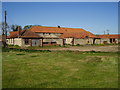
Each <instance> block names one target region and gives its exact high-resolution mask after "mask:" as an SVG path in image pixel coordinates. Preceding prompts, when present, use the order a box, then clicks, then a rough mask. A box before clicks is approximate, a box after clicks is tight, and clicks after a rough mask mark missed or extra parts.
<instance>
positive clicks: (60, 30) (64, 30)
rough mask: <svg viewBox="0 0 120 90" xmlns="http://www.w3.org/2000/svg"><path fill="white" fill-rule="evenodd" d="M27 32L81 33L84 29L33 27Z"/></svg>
mask: <svg viewBox="0 0 120 90" xmlns="http://www.w3.org/2000/svg"><path fill="white" fill-rule="evenodd" d="M29 30H31V31H33V32H36V33H37V32H38V33H40V32H42V33H68V32H71V33H73V32H83V31H85V30H84V29H80V28H79V29H78V28H62V27H60V28H58V27H44V26H33V27H31V28H30V29H29Z"/></svg>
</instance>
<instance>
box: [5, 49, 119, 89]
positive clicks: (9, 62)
mask: <svg viewBox="0 0 120 90" xmlns="http://www.w3.org/2000/svg"><path fill="white" fill-rule="evenodd" d="M117 56H118V55H117V53H105V52H104V53H103V52H78V51H76V52H72V51H59V52H57V51H54V52H26V51H21V52H20V51H13V50H10V51H9V52H8V51H6V52H3V88H117V87H118V57H117Z"/></svg>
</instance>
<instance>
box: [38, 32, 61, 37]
mask: <svg viewBox="0 0 120 90" xmlns="http://www.w3.org/2000/svg"><path fill="white" fill-rule="evenodd" d="M36 34H38V35H40V36H41V37H59V36H60V35H61V33H44V34H43V33H36Z"/></svg>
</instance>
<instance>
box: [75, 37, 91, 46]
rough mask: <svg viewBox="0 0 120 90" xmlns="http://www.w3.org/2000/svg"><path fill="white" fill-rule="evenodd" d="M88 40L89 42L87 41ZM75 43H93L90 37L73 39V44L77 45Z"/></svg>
mask: <svg viewBox="0 0 120 90" xmlns="http://www.w3.org/2000/svg"><path fill="white" fill-rule="evenodd" d="M88 41H89V42H88ZM77 44H80V45H86V44H93V39H92V38H87V39H86V38H85V39H79V38H78V39H77V38H76V39H74V45H77Z"/></svg>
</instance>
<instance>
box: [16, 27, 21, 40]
mask: <svg viewBox="0 0 120 90" xmlns="http://www.w3.org/2000/svg"><path fill="white" fill-rule="evenodd" d="M17 29H18V38H19V37H20V36H21V28H20V26H18V27H17Z"/></svg>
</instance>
